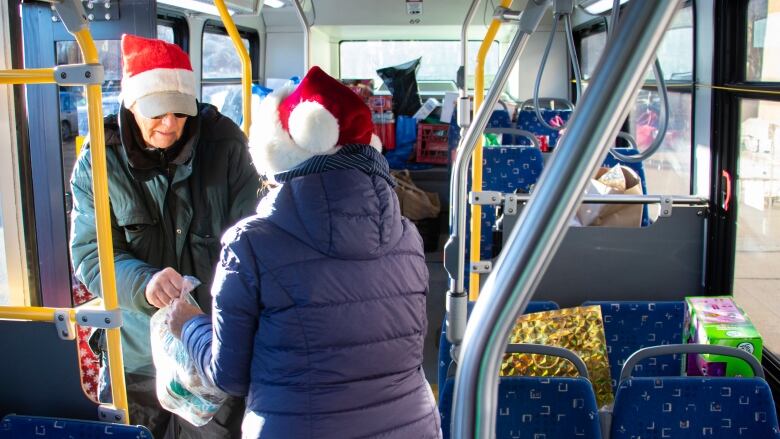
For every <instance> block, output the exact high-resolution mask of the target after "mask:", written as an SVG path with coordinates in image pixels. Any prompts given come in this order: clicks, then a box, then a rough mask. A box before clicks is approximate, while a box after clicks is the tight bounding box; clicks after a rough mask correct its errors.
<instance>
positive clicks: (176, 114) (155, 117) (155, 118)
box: [149, 113, 189, 120]
mask: <svg viewBox="0 0 780 439" xmlns="http://www.w3.org/2000/svg"><path fill="white" fill-rule="evenodd" d="M168 114H173V116H174V117H175V118H176V119H184V118H185V117H189V114H184V113H163V114H160V115H158V116H154V117H150V118H149V119H154V120H160V119H162V118H164V117H165V116H167V115H168Z"/></svg>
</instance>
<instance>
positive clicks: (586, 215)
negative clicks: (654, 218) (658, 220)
mask: <svg viewBox="0 0 780 439" xmlns="http://www.w3.org/2000/svg"><path fill="white" fill-rule="evenodd" d="M585 194H586V195H608V194H627V195H642V183H641V181H640V180H639V176H638V175H637V173H636V172H634V170H633V169H631V168H629V167H626V166H622V165H616V166H614V167H612V168H606V167H604V168H600V169H599V170H598V171H597V172H596V176H595V177H594V178H593V179H591V180H590V183H589V184H588V187H587V188H585ZM642 208H643V206H642V205H641V204H584V203H583V205H582V206H581V207H580V208H579V210H578V211H577V219H578V220H579V222H580V223H581V224H582V225H583V226H602V227H640V226H641V225H642Z"/></svg>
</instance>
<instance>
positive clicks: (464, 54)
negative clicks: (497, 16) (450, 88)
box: [458, 0, 479, 134]
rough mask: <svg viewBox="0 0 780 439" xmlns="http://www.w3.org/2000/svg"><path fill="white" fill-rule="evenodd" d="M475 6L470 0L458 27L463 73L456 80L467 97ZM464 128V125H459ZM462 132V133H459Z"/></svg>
mask: <svg viewBox="0 0 780 439" xmlns="http://www.w3.org/2000/svg"><path fill="white" fill-rule="evenodd" d="M477 6H479V0H472V2H471V6H469V10H468V11H467V12H466V18H465V19H464V20H463V26H461V28H460V68H461V74H462V75H463V76H462V78H461V81H458V88H459V90H458V91H460V97H461V98H465V97H468V85H467V84H466V78H468V76H469V75H468V73H467V72H468V44H469V36H468V33H469V25H470V24H471V20H473V19H474V13H475V12H477ZM461 128H464V127H461ZM461 134H463V133H461Z"/></svg>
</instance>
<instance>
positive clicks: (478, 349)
mask: <svg viewBox="0 0 780 439" xmlns="http://www.w3.org/2000/svg"><path fill="white" fill-rule="evenodd" d="M529 4H530V3H529ZM679 5H680V0H676V1H668V0H642V1H633V2H631V3H630V4H629V7H628V9H627V11H626V13H625V18H624V19H623V21H622V22H621V23H620V26H619V28H618V29H616V31H615V32H616V37H615V38H614V39H613V40H611V41H610V42H609V43H607V47H606V48H605V50H604V54H603V55H602V56H601V59H600V60H599V64H598V66H597V67H596V71H595V73H594V75H593V81H591V85H590V86H589V87H588V89H587V91H586V92H585V95H584V96H583V98H582V102H581V103H580V104H579V105H578V106H577V109H576V110H575V111H574V114H573V115H572V119H571V120H570V122H569V128H568V131H567V133H566V135H565V136H563V137H562V139H561V145H559V146H558V148H557V149H556V152H555V155H556V157H555V159H554V160H553V161H552V162H551V164H550V166H549V168H547V169H546V170H545V172H544V174H543V175H542V179H541V181H540V182H539V184H538V185H537V189H536V192H535V193H534V195H533V196H532V197H531V200H530V202H529V204H528V206H527V207H526V208H525V209H523V213H522V215H521V217H520V219H519V220H518V224H519V226H518V227H516V228H515V229H514V230H513V231H512V233H511V235H510V236H509V245H508V248H506V249H505V250H506V251H504V252H502V254H501V256H499V258H498V261H497V262H496V266H495V268H494V269H493V271H492V272H491V273H490V276H488V279H487V282H486V283H485V293H484V295H485V296H486V297H485V298H483V300H480V301H478V302H477V305H476V307H475V309H474V313H473V314H472V316H471V322H470V324H469V325H468V327H467V328H466V334H465V336H464V339H463V346H462V350H461V355H460V363H459V367H458V370H457V373H456V378H455V395H454V407H453V415H452V419H453V429H452V431H453V436H452V437H453V438H457V439H463V438H480V439H482V438H492V437H494V435H495V427H496V399H497V398H496V396H497V395H496V393H497V391H498V372H499V365H500V362H501V356H502V354H503V352H504V348H505V345H506V341H507V338H508V336H509V332H510V331H511V329H512V326H513V325H514V322H515V319H516V316H517V313H518V311H519V310H521V309H523V308H524V307H525V305H526V304H527V303H528V301H529V300H530V297H531V294H532V293H533V290H534V289H535V288H536V286H537V285H538V283H539V281H540V280H541V277H542V275H543V274H544V272H545V269H546V268H547V266H548V265H549V263H550V260H551V259H552V257H553V256H554V253H555V251H556V250H557V248H558V246H559V245H560V243H561V241H562V240H563V236H564V232H565V231H566V228H567V227H568V222H569V219H570V218H571V217H572V215H573V214H574V209H575V208H576V207H577V205H578V204H579V202H580V199H581V198H582V193H583V190H584V189H585V186H586V184H587V182H588V180H589V178H590V176H591V175H592V174H593V172H594V171H595V169H596V167H597V166H598V165H599V164H600V162H601V160H602V159H603V158H604V155H605V154H606V148H607V146H606V145H608V144H609V143H610V142H612V141H613V140H614V138H615V136H616V135H617V133H618V131H619V129H620V124H621V123H622V121H623V119H624V118H625V115H626V112H627V111H628V106H629V104H630V102H631V101H632V99H633V97H634V96H635V95H636V93H637V91H638V89H639V86H640V84H641V82H642V76H643V74H644V72H645V69H647V67H648V66H650V63H651V62H652V60H653V58H654V53H655V50H656V48H657V47H658V45H659V44H660V41H661V38H662V37H663V34H664V31H665V30H666V28H667V27H668V25H669V23H670V22H671V20H672V18H673V17H674V12H675V11H676V10H677V8H678V7H679ZM493 92H494V89H493V88H491V89H490V94H491V95H492V94H493ZM481 110H485V109H481ZM482 113H483V111H480V115H482ZM473 128H475V127H473V126H472V129H473ZM472 129H470V130H469V133H470V134H471V131H472Z"/></svg>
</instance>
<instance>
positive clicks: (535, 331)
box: [501, 306, 613, 407]
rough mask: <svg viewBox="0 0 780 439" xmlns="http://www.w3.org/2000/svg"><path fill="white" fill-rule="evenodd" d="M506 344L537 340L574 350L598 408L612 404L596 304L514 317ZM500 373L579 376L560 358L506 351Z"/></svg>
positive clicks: (605, 345) (604, 340) (598, 311)
mask: <svg viewBox="0 0 780 439" xmlns="http://www.w3.org/2000/svg"><path fill="white" fill-rule="evenodd" d="M509 343H536V344H544V345H549V346H558V347H561V348H566V349H569V350H571V351H574V353H576V354H577V355H579V356H580V358H582V360H583V361H584V362H585V366H587V368H588V373H589V374H590V381H591V382H592V383H593V390H594V391H595V393H596V402H597V403H598V405H599V407H601V406H604V405H606V404H610V403H612V400H613V396H612V383H611V381H610V374H609V361H608V359H607V344H606V339H605V337H604V323H603V321H602V319H601V308H600V307H599V306H581V307H576V308H565V309H559V310H554V311H544V312H537V313H533V314H525V315H523V316H521V317H520V318H518V319H517V323H516V324H515V327H514V329H512V333H511V335H510V336H509ZM501 375H502V376H542V377H548V376H578V373H577V369H575V367H574V365H572V364H571V363H570V362H569V361H567V360H564V359H562V358H559V357H551V356H547V355H535V354H534V355H532V354H507V355H505V356H504V359H503V361H502V362H501Z"/></svg>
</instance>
